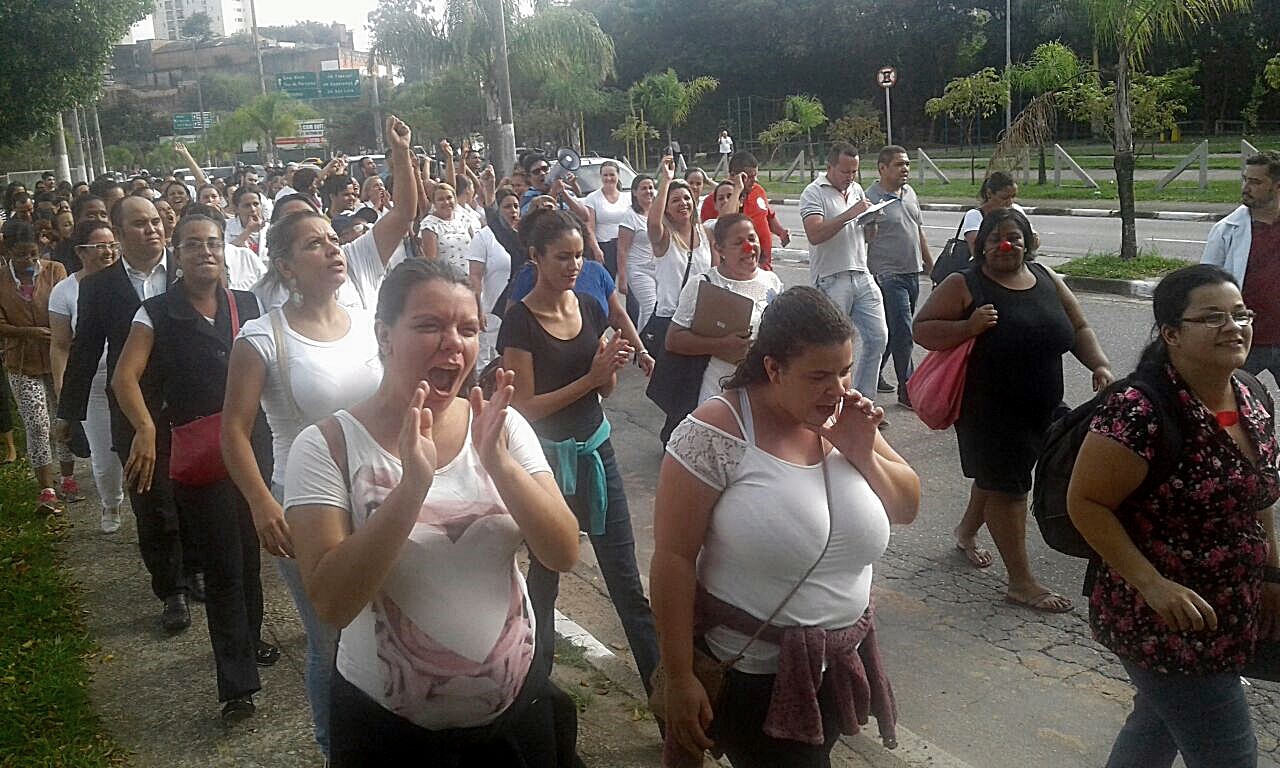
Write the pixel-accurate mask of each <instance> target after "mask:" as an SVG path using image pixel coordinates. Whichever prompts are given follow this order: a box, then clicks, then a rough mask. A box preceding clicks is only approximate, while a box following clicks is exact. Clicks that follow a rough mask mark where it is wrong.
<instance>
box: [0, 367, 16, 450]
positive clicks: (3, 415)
mask: <svg viewBox="0 0 1280 768" xmlns="http://www.w3.org/2000/svg"><path fill="white" fill-rule="evenodd" d="M3 362H4V358H0V363H3ZM12 431H13V390H11V389H10V388H9V377H8V376H6V375H5V374H4V371H0V433H4V432H12Z"/></svg>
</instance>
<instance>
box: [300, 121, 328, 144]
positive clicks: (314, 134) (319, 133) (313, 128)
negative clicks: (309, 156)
mask: <svg viewBox="0 0 1280 768" xmlns="http://www.w3.org/2000/svg"><path fill="white" fill-rule="evenodd" d="M298 137H299V138H309V139H314V138H319V139H323V138H324V120H323V119H321V120H299V121H298Z"/></svg>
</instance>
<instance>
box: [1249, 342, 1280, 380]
mask: <svg viewBox="0 0 1280 768" xmlns="http://www.w3.org/2000/svg"><path fill="white" fill-rule="evenodd" d="M1244 369H1245V370H1246V371H1248V372H1249V373H1252V374H1253V375H1254V376H1257V375H1258V374H1260V373H1262V372H1263V371H1271V378H1273V379H1275V382H1276V383H1277V384H1280V346H1278V345H1271V346H1255V347H1254V348H1253V349H1251V350H1249V357H1248V358H1247V359H1246V360H1245V361H1244Z"/></svg>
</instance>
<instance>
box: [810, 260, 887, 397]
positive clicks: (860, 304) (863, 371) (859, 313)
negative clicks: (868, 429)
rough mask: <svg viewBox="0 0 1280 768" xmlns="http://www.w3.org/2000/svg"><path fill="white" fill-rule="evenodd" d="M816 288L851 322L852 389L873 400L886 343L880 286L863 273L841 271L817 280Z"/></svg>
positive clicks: (882, 298)
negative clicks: (853, 344) (854, 339)
mask: <svg viewBox="0 0 1280 768" xmlns="http://www.w3.org/2000/svg"><path fill="white" fill-rule="evenodd" d="M817 287H818V289H819V290H821V291H822V292H823V293H825V294H827V298H829V299H831V302H832V303H833V304H835V305H836V307H837V308H838V309H839V310H840V311H841V312H843V313H845V314H846V315H848V316H849V322H851V323H853V330H854V331H855V332H857V334H858V353H857V355H856V357H855V359H854V368H853V388H854V389H856V390H858V391H859V392H862V393H863V394H866V395H867V396H868V397H872V398H874V397H875V396H876V379H878V378H879V377H880V360H881V359H882V357H883V356H884V350H885V348H886V347H887V346H888V344H889V328H888V326H887V325H886V323H885V319H884V297H883V296H882V295H881V294H880V286H878V285H876V281H875V278H873V277H872V276H871V275H870V274H869V273H867V272H855V271H853V270H845V271H844V272H837V273H836V274H834V275H827V276H826V277H821V278H818V284H817Z"/></svg>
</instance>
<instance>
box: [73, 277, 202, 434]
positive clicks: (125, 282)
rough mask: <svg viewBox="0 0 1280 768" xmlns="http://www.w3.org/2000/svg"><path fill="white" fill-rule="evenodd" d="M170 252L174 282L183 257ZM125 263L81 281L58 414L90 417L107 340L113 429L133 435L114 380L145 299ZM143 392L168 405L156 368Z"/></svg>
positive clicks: (157, 405)
mask: <svg viewBox="0 0 1280 768" xmlns="http://www.w3.org/2000/svg"><path fill="white" fill-rule="evenodd" d="M166 257H167V261H166V267H167V268H168V277H169V279H168V284H169V285H170V286H172V285H173V283H174V280H176V279H177V276H176V272H177V266H178V260H177V258H176V257H175V256H174V255H173V254H172V253H166ZM124 266H125V263H124V259H120V260H119V261H117V262H116V263H115V264H112V265H111V266H110V267H107V268H106V269H104V270H103V271H101V272H99V273H97V274H94V275H90V276H88V277H86V278H85V279H84V280H83V281H81V283H80V299H79V301H78V303H77V304H76V314H77V318H76V335H75V339H74V340H72V342H71V354H70V356H69V357H68V359H67V370H66V373H64V374H63V377H62V399H61V400H59V401H58V417H59V418H62V419H66V420H67V421H84V419H85V411H86V410H87V409H88V406H89V390H90V389H92V386H93V377H94V375H95V374H96V373H97V372H98V361H99V360H101V359H102V348H103V346H104V345H105V346H106V348H107V382H108V386H107V399H108V401H109V402H110V404H111V425H112V432H113V433H119V434H124V433H125V432H127V433H128V434H129V435H130V437H129V439H130V440H132V432H133V430H132V428H130V427H129V424H128V420H127V419H125V418H124V416H123V414H121V413H120V409H119V406H118V405H117V404H116V399H115V395H114V394H112V392H111V386H110V381H111V377H112V376H113V375H115V371H116V362H117V361H119V360H120V352H121V351H122V350H123V349H124V343H125V340H126V339H128V338H129V328H130V327H131V326H132V325H133V316H134V315H135V314H137V312H138V307H139V306H141V305H142V300H141V299H139V298H138V294H137V293H136V292H134V290H133V283H131V282H130V281H129V276H128V275H127V274H125V271H124ZM142 395H143V397H144V398H145V399H146V401H147V408H148V409H149V410H151V412H152V413H153V414H158V413H160V412H161V411H163V409H164V398H163V397H162V396H161V394H160V390H159V387H158V385H157V382H156V380H155V377H154V376H153V375H152V374H151V372H150V370H148V371H147V373H145V374H144V375H143V377H142ZM161 424H162V421H161V420H160V419H156V428H157V431H158V430H160V429H161ZM122 430H123V431H122ZM122 445H123V449H124V450H126V451H127V450H128V449H129V443H128V442H125V443H123V444H122V443H121V442H120V440H119V438H117V440H116V441H115V447H116V448H117V449H119V448H121V446H122Z"/></svg>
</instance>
